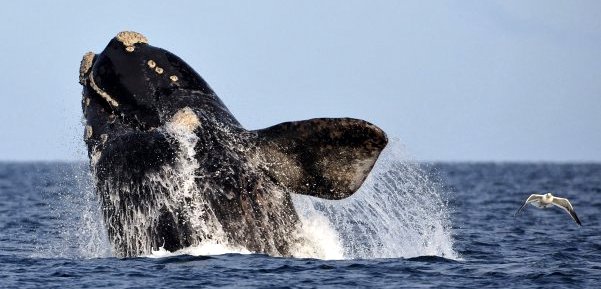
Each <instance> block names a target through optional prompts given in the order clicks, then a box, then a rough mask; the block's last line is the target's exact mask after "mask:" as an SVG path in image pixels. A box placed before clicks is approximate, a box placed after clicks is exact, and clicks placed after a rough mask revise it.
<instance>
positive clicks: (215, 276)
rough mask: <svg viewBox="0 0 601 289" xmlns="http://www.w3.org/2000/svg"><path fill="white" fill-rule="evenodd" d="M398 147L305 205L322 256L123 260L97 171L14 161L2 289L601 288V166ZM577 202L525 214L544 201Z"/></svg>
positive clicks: (4, 215)
mask: <svg viewBox="0 0 601 289" xmlns="http://www.w3.org/2000/svg"><path fill="white" fill-rule="evenodd" d="M402 152H403V150H402V148H399V147H398V145H396V148H395V145H393V146H392V149H391V148H387V151H385V153H384V154H383V156H382V158H381V159H380V160H379V161H378V164H377V166H376V168H375V169H374V171H373V172H372V175H370V177H369V178H368V180H367V181H366V183H365V184H364V186H363V187H362V188H361V190H360V191H359V192H358V193H356V195H354V196H352V197H350V198H349V199H346V200H343V201H340V202H333V201H323V200H317V199H313V198H308V197H304V196H294V201H295V206H296V208H297V211H298V212H299V215H301V217H302V219H303V228H304V231H305V234H306V235H307V236H308V237H310V239H311V240H313V242H314V244H313V245H314V246H313V247H312V250H306V251H302V250H300V251H299V252H298V254H297V256H296V257H295V258H281V257H270V256H267V255H263V254H253V253H252V252H248V251H245V250H241V249H232V248H229V247H228V246H226V245H224V244H215V243H211V242H207V243H205V244H199V245H198V246H195V247H193V248H186V249H184V250H182V251H180V252H175V253H171V252H166V251H164V250H158V251H156V252H154V253H153V254H150V255H148V256H140V257H137V258H128V259H119V258H115V257H113V256H112V254H111V249H110V245H109V243H108V241H107V238H106V232H105V231H104V226H103V224H102V220H101V217H100V216H101V211H100V208H99V207H98V203H97V200H96V198H95V195H94V192H93V188H92V186H91V181H90V179H91V178H90V176H89V172H88V167H87V164H86V163H83V162H82V163H6V162H5V163H0V228H1V230H0V287H1V288H65V287H72V288H85V287H91V288H100V287H109V288H149V287H159V288H162V287H174V288H187V287H190V288H198V287H228V288H255V287H259V288H330V287H331V288H343V287H344V288H346V287H372V288H399V287H410V288H415V287H435V288H440V287H445V288H452V287H461V288H477V287H511V288H538V287H552V288H559V287H571V288H574V287H580V288H599V286H600V285H599V283H600V282H601V224H600V221H601V218H600V213H601V200H600V199H599V197H601V164H552V163H428V164H424V163H415V162H412V161H410V160H409V159H408V158H407V156H405V155H403V153H402ZM547 191H551V192H553V193H555V194H556V195H559V196H564V197H567V198H569V199H570V200H571V201H572V204H573V205H574V208H575V210H576V212H577V213H578V215H579V217H580V219H581V221H582V223H583V226H582V227H578V226H577V225H576V224H575V223H574V222H573V221H572V220H571V219H570V217H569V216H568V215H567V214H566V213H565V212H563V211H561V210H559V209H557V208H551V209H546V210H539V209H536V208H534V207H527V208H526V209H525V210H524V211H522V213H521V214H520V215H518V217H514V216H513V215H514V213H515V211H516V210H517V209H518V208H519V207H520V205H521V204H522V203H523V201H524V200H525V199H526V198H527V197H528V195H529V194H531V193H533V192H547Z"/></svg>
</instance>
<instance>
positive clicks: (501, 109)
mask: <svg viewBox="0 0 601 289" xmlns="http://www.w3.org/2000/svg"><path fill="white" fill-rule="evenodd" d="M83 2H84V1H35V2H34V1H10V2H6V3H3V4H2V9H0V18H1V19H2V21H3V25H1V26H0V35H1V36H0V37H2V39H1V40H0V52H1V54H0V69H1V71H0V100H1V104H0V160H77V159H85V158H86V155H85V153H84V148H83V141H82V135H83V126H82V113H81V108H80V99H81V87H80V85H79V84H78V69H79V62H80V60H81V57H82V55H83V54H84V53H85V52H86V51H90V50H92V51H95V52H100V51H101V50H102V49H103V48H104V47H105V45H106V44H107V43H108V41H109V40H110V39H111V38H112V37H113V36H114V35H115V34H117V33H118V32H119V31H122V30H135V31H138V32H141V33H143V34H145V35H146V36H147V38H148V39H149V41H150V43H151V44H152V45H155V46H158V47H162V48H166V49H168V50H170V51H172V52H174V53H175V54H177V55H179V56H180V57H182V58H183V59H184V60H186V61H187V62H188V63H189V64H190V65H191V66H192V67H194V68H195V69H196V70H197V71H198V72H199V73H200V74H201V75H202V76H203V77H204V78H205V80H207V82H209V84H210V85H211V86H212V87H213V89H214V90H215V91H216V92H217V94H218V95H219V96H220V97H221V99H222V100H223V101H224V102H225V103H226V105H227V106H228V107H229V108H230V110H231V111H232V112H233V113H234V115H235V116H236V117H237V118H238V120H239V121H240V122H241V123H242V124H243V125H245V126H246V127H247V128H249V129H256V128H262V127H267V126H270V125H273V124H276V123H279V122H283V121H288V120H299V119H306V118H313V117H342V116H348V117H355V118H362V119H365V120H368V121H371V122H373V123H375V124H377V125H378V126H380V127H382V128H383V129H384V130H385V131H386V132H387V133H388V135H389V136H390V137H393V138H399V139H400V141H401V142H402V143H404V144H405V145H406V146H407V148H408V150H409V151H410V152H411V155H412V156H413V157H415V158H416V159H422V160H451V161H458V160H468V161H488V160H493V161H601V2H600V1H480V0H475V1H348V0H343V1H325V0H321V1H212V2H211V3H207V2H205V1H91V2H90V3H83ZM176 2H178V3H184V4H175V3H176ZM73 3H76V4H73Z"/></svg>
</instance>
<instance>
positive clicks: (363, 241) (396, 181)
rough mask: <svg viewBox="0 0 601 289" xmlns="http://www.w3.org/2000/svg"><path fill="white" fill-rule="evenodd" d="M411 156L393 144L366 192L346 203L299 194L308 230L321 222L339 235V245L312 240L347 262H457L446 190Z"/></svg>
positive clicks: (296, 200)
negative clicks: (433, 258)
mask: <svg viewBox="0 0 601 289" xmlns="http://www.w3.org/2000/svg"><path fill="white" fill-rule="evenodd" d="M405 151H406V150H405V149H404V147H403V146H402V145H401V144H400V142H399V141H398V140H392V141H391V142H390V143H389V144H388V146H387V147H386V149H385V150H384V151H383V152H382V154H381V156H380V159H379V160H378V162H377V163H376V166H375V167H374V169H373V171H372V173H371V174H370V176H369V177H368V179H367V180H366V182H365V183H364V184H363V186H362V187H361V189H360V190H359V191H358V192H357V193H355V194H354V195H353V196H351V197H349V198H347V199H345V200H342V201H328V200H323V199H317V198H313V197H307V196H301V195H295V196H294V204H295V207H296V210H297V212H298V214H299V215H300V216H302V219H303V220H304V223H303V226H309V227H311V226H314V225H312V224H309V223H305V221H306V220H308V219H314V218H316V216H317V217H321V218H322V220H323V221H324V222H327V224H324V225H323V226H329V227H331V228H332V229H334V230H335V231H336V232H337V236H338V238H339V242H336V240H332V239H333V238H335V236H332V235H331V234H325V235H321V236H319V235H318V236H308V237H313V238H314V239H313V240H314V242H316V243H320V244H323V246H325V247H329V249H330V250H334V251H336V250H342V251H343V255H344V258H367V259H370V258H399V257H401V258H411V257H417V256H426V255H428V256H440V257H444V258H450V259H457V258H458V255H457V253H456V252H455V251H454V250H453V239H452V237H451V230H450V217H449V211H448V208H447V206H446V202H445V200H444V199H443V197H442V195H441V191H440V188H439V187H438V186H437V185H436V184H435V183H434V182H433V181H432V180H430V179H429V178H428V176H427V175H426V173H425V172H424V171H422V170H421V169H420V168H419V165H418V164H416V163H415V162H413V161H411V160H409V159H408V157H407V155H406V153H405ZM315 237H317V239H315ZM338 246H341V247H342V248H340V247H338ZM316 257H318V256H316Z"/></svg>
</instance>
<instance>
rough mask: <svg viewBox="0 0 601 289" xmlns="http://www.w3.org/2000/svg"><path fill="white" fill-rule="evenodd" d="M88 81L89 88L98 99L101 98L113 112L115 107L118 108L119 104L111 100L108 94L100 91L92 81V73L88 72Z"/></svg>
mask: <svg viewBox="0 0 601 289" xmlns="http://www.w3.org/2000/svg"><path fill="white" fill-rule="evenodd" d="M88 79H89V80H90V86H91V87H92V89H93V90H94V91H95V92H96V93H97V94H98V95H100V97H102V99H104V100H105V101H106V102H107V104H108V105H109V106H110V107H111V108H112V109H113V110H115V109H116V108H117V107H119V103H118V102H117V101H116V100H115V99H114V98H113V97H111V95H110V94H108V93H107V92H106V91H104V90H102V89H101V88H100V87H99V86H98V85H97V84H96V82H95V81H94V71H91V72H90V75H89V76H88Z"/></svg>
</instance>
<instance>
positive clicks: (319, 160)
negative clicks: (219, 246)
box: [79, 31, 387, 257]
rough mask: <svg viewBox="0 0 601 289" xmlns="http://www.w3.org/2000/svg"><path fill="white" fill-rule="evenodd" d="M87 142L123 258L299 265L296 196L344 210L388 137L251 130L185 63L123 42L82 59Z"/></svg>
mask: <svg viewBox="0 0 601 289" xmlns="http://www.w3.org/2000/svg"><path fill="white" fill-rule="evenodd" d="M79 80H80V83H81V85H82V86H83V97H82V108H83V114H84V117H85V122H86V125H85V131H84V139H85V143H86V145H87V149H88V156H89V158H90V168H91V171H92V174H93V177H94V184H95V190H96V192H97V194H98V196H99V199H100V203H101V207H102V212H103V217H104V223H105V226H106V228H107V231H108V236H109V239H110V241H111V244H112V247H113V252H114V254H115V255H116V256H120V257H129V256H138V255H142V254H149V253H151V251H152V250H157V249H158V248H160V247H163V248H164V249H166V250H169V251H175V250H178V249H181V248H184V247H187V246H193V245H197V244H200V243H202V242H205V241H214V242H222V243H224V244H228V245H232V246H239V247H243V248H246V249H248V250H249V251H252V252H258V253H266V254H270V255H274V256H290V255H291V254H292V252H293V250H294V248H295V246H298V245H299V244H301V243H302V242H304V239H303V236H302V234H300V233H299V226H300V221H299V217H298V215H297V213H296V211H295V209H294V206H293V204H292V200H291V196H290V194H291V193H296V194H304V195H309V196H313V197H317V198H324V199H330V200H339V199H343V198H346V197H348V196H350V195H352V194H353V193H354V192H355V191H356V190H357V189H358V188H359V187H360V186H361V184H362V183H363V181H364V180H365V178H366V177H367V175H368V174H369V172H370V171H371V169H372V167H373V166H374V163H375V162H376V160H377V158H378V156H379V155H380V152H381V151H382V149H383V148H384V147H385V146H386V144H387V137H386V134H385V133H384V132H383V131H382V130H381V129H379V128H378V127H376V126H375V125H373V124H371V123H369V122H366V121H363V120H358V119H352V118H316V119H309V120H303V121H292V122H285V123H281V124H278V125H275V126H272V127H268V128H265V129H259V130H246V129H244V127H243V126H242V125H241V124H240V123H239V122H238V121H237V120H236V118H234V116H233V115H232V114H231V113H230V112H229V110H228V109H227V107H226V106H225V105H224V104H223V102H222V101H221V100H220V99H219V97H217V95H216V94H215V92H214V91H213V90H212V89H211V88H210V87H209V85H208V84H207V83H206V82H205V80H203V78H202V77H200V75H198V74H197V73H196V72H195V71H194V70H193V69H192V68H191V67H190V66H189V65H188V64H186V62H184V61H183V60H182V59H180V58H179V57H177V56H176V55H175V54H173V53H171V52H169V51H166V50H164V49H161V48H157V47H154V46H151V45H149V44H148V41H147V39H146V37H144V36H143V35H142V34H139V33H136V32H131V31H125V32H121V33H119V34H118V35H117V36H116V37H115V38H113V39H112V40H111V41H110V42H109V43H108V45H107V46H106V48H105V49H104V50H103V51H102V52H101V53H99V54H94V53H92V52H88V53H86V54H85V55H84V57H83V59H82V62H81V66H80V73H79Z"/></svg>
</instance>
